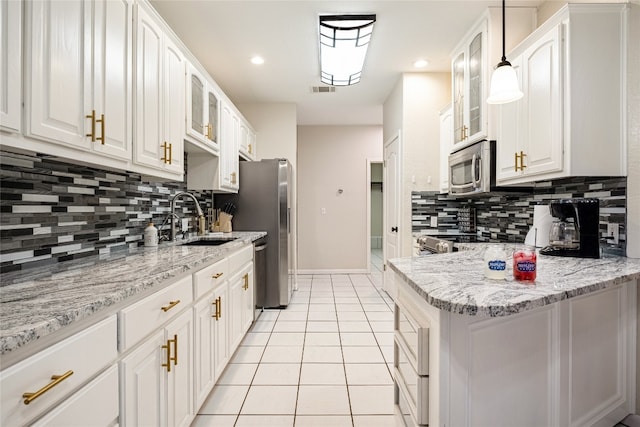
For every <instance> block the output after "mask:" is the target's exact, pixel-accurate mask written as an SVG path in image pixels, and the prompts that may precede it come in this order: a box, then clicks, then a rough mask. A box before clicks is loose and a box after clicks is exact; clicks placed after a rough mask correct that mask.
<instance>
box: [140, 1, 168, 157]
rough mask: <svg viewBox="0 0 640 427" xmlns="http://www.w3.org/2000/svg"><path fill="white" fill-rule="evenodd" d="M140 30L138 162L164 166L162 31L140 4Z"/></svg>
mask: <svg viewBox="0 0 640 427" xmlns="http://www.w3.org/2000/svg"><path fill="white" fill-rule="evenodd" d="M137 13H138V19H137V32H136V46H137V54H136V143H135V149H134V161H135V162H136V163H138V164H142V165H145V166H151V167H153V168H160V169H161V168H162V167H163V162H162V158H163V157H164V154H165V150H163V149H162V146H161V144H162V140H163V138H162V133H161V124H162V122H163V118H164V116H163V114H162V79H161V77H162V31H161V29H160V27H159V26H158V25H157V24H156V23H155V22H154V21H153V19H151V17H150V16H149V15H148V14H147V13H146V12H145V11H144V9H143V8H142V7H140V6H138V7H137Z"/></svg>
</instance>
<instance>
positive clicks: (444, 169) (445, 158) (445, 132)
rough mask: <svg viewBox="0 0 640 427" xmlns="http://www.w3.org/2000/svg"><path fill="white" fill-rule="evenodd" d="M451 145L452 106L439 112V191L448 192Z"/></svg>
mask: <svg viewBox="0 0 640 427" xmlns="http://www.w3.org/2000/svg"><path fill="white" fill-rule="evenodd" d="M452 145H453V108H452V106H451V105H449V107H448V108H446V109H445V110H443V111H442V112H441V113H440V192H441V193H448V192H449V154H450V153H451V146H452Z"/></svg>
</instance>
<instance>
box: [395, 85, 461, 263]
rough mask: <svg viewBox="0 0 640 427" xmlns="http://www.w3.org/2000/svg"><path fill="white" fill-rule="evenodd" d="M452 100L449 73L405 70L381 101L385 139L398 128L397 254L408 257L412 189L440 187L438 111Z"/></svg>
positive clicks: (410, 249)
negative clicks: (399, 246)
mask: <svg viewBox="0 0 640 427" xmlns="http://www.w3.org/2000/svg"><path fill="white" fill-rule="evenodd" d="M449 102H451V75H450V74H449V73H406V74H403V75H402V77H401V79H400V81H399V82H398V84H397V85H396V87H395V88H394V90H393V91H392V92H391V94H390V95H389V97H388V98H387V100H386V101H385V104H384V131H383V133H384V138H385V139H384V140H385V141H387V140H388V139H390V138H391V137H393V136H394V135H395V134H396V133H397V132H398V130H400V131H401V150H402V152H401V153H400V157H401V159H402V166H403V167H402V172H401V174H402V175H401V179H400V181H401V186H402V190H401V193H400V194H401V195H400V203H401V204H402V207H403V209H402V211H401V218H400V221H399V224H398V227H399V230H400V233H401V234H402V235H401V238H400V240H401V242H400V245H401V248H400V256H410V255H411V252H412V239H411V192H412V191H439V189H440V182H439V180H440V122H439V116H440V110H441V109H442V108H443V107H445V106H446V105H447V104H448V103H449Z"/></svg>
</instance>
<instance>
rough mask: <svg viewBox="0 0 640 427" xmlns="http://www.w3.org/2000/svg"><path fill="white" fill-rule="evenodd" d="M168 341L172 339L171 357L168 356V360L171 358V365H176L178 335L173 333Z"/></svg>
mask: <svg viewBox="0 0 640 427" xmlns="http://www.w3.org/2000/svg"><path fill="white" fill-rule="evenodd" d="M169 341H173V357H170V358H169V360H170V361H171V360H173V366H177V365H178V335H174V336H173V339H172V340H169Z"/></svg>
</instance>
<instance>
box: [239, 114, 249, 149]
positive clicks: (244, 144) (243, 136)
mask: <svg viewBox="0 0 640 427" xmlns="http://www.w3.org/2000/svg"><path fill="white" fill-rule="evenodd" d="M238 151H240V152H241V153H243V154H245V155H247V154H249V129H248V128H247V125H246V124H245V123H244V122H243V121H242V120H241V121H240V135H239V137H238Z"/></svg>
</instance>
